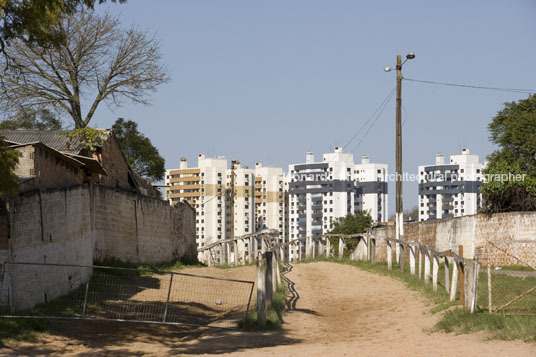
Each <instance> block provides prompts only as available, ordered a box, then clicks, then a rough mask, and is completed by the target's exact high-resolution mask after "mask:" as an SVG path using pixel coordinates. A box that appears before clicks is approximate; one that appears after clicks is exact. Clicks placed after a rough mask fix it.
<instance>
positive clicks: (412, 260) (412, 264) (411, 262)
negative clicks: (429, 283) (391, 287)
mask: <svg viewBox="0 0 536 357" xmlns="http://www.w3.org/2000/svg"><path fill="white" fill-rule="evenodd" d="M409 272H410V274H411V275H415V246H414V245H410V246H409Z"/></svg>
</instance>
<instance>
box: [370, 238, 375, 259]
mask: <svg viewBox="0 0 536 357" xmlns="http://www.w3.org/2000/svg"><path fill="white" fill-rule="evenodd" d="M371 242H372V243H371V244H372V247H371V250H370V255H371V257H370V258H371V261H372V264H376V238H372V237H371Z"/></svg>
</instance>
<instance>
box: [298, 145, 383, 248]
mask: <svg viewBox="0 0 536 357" xmlns="http://www.w3.org/2000/svg"><path fill="white" fill-rule="evenodd" d="M386 179H387V165H385V164H371V163H370V161H369V159H368V157H364V158H363V161H362V163H361V164H357V165H356V164H355V163H354V156H353V154H352V153H345V152H343V150H342V148H341V147H336V148H335V150H334V152H332V153H327V154H324V155H323V160H322V161H321V162H315V161H314V154H313V153H310V152H308V153H307V154H306V161H305V163H303V164H291V165H289V176H288V180H289V219H290V221H289V238H290V240H293V239H296V238H298V237H307V236H312V237H314V236H318V235H322V234H325V233H328V232H329V231H330V230H331V229H332V228H333V222H334V221H335V219H336V218H339V217H343V216H346V215H347V214H353V213H355V212H356V210H363V211H368V212H369V213H370V215H371V217H372V218H373V220H374V221H385V220H386V219H387V201H388V200H387V182H386Z"/></svg>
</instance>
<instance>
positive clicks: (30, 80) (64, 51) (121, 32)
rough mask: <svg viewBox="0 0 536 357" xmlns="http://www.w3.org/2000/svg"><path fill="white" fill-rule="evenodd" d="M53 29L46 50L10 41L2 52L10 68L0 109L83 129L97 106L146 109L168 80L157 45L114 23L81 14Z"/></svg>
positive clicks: (1, 84) (0, 81)
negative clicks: (43, 112)
mask: <svg viewBox="0 0 536 357" xmlns="http://www.w3.org/2000/svg"><path fill="white" fill-rule="evenodd" d="M0 1H1V0H0ZM52 28H53V31H55V32H56V33H58V34H59V38H60V40H59V41H58V42H55V43H52V44H51V45H50V46H33V45H30V44H28V43H27V42H26V41H23V40H20V39H14V40H13V41H11V43H10V45H9V46H8V47H6V49H5V52H6V53H7V55H8V58H10V59H11V65H10V66H9V67H8V68H9V69H8V70H7V71H5V72H4V73H3V75H2V76H0V109H3V110H4V111H5V112H8V113H9V112H11V111H12V110H13V108H19V107H45V108H47V109H51V110H52V109H54V110H57V111H59V112H60V113H64V114H67V116H68V117H70V119H71V120H72V122H73V124H74V126H75V127H76V128H84V127H86V126H87V125H88V124H89V122H90V121H91V119H92V118H93V115H94V114H95V111H96V110H97V108H98V107H99V105H100V104H101V103H103V102H106V103H107V104H108V105H109V106H111V107H114V106H119V105H121V104H122V102H123V100H131V101H133V102H136V103H141V104H148V103H149V100H148V93H149V92H151V91H154V90H155V89H156V87H157V86H158V85H160V84H162V83H165V82H167V81H168V80H169V77H168V75H167V73H166V71H165V69H164V67H163V66H162V64H161V63H160V61H161V58H162V55H161V52H160V46H159V43H158V41H156V40H155V39H154V38H150V37H147V36H146V33H145V32H143V31H140V30H138V29H136V28H130V29H122V28H121V27H120V24H119V20H118V19H117V18H113V17H111V16H109V15H103V16H99V15H97V14H95V13H94V12H93V11H92V10H90V9H84V10H80V11H78V12H76V13H74V14H71V15H66V16H64V17H63V18H62V19H61V21H60V23H59V24H57V25H53V26H52ZM4 60H5V59H4ZM84 103H88V106H87V108H84V107H83V104H84Z"/></svg>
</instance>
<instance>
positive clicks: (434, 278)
mask: <svg viewBox="0 0 536 357" xmlns="http://www.w3.org/2000/svg"><path fill="white" fill-rule="evenodd" d="M438 273H439V257H438V256H437V254H435V253H434V264H433V268H432V288H433V289H434V291H437V274H438Z"/></svg>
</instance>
